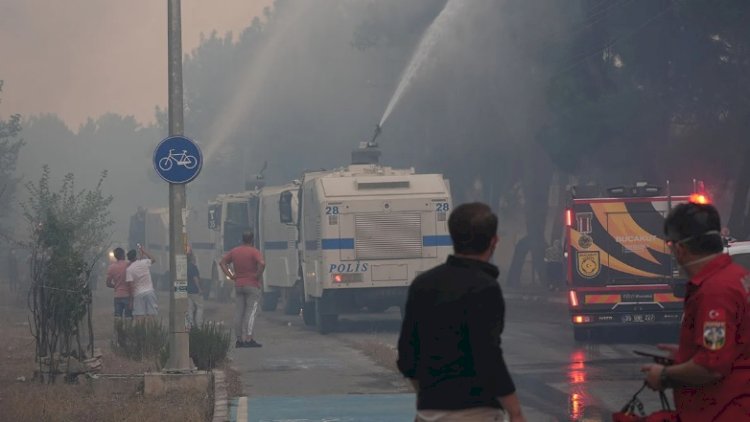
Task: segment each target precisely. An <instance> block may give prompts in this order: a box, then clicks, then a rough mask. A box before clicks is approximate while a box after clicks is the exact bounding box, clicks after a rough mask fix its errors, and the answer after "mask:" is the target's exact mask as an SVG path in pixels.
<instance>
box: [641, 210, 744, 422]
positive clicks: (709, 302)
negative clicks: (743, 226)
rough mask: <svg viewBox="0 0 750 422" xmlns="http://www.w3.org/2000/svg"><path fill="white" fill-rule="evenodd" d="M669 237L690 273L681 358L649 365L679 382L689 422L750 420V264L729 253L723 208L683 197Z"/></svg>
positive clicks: (653, 375)
mask: <svg viewBox="0 0 750 422" xmlns="http://www.w3.org/2000/svg"><path fill="white" fill-rule="evenodd" d="M664 232H665V234H666V239H667V244H668V245H669V247H670V248H671V250H672V254H673V255H674V257H675V259H676V261H677V263H678V264H679V265H680V267H682V269H683V270H684V271H685V273H687V275H688V276H689V277H690V281H689V282H688V285H687V296H686V298H685V311H684V316H683V321H682V329H681V332H680V344H679V346H669V345H660V346H659V347H660V348H661V349H662V350H667V351H669V352H670V354H671V357H672V358H673V359H674V360H675V364H674V365H671V366H666V367H665V366H662V365H657V364H652V365H646V366H644V367H643V368H642V370H643V372H645V373H646V383H647V384H648V386H649V387H651V388H652V389H654V390H663V389H665V388H674V390H675V403H676V407H677V412H678V413H679V415H680V420H681V421H682V422H707V421H720V422H723V421H730V422H738V421H741V420H750V419H749V418H750V304H749V303H748V297H749V296H748V288H750V277H749V276H748V272H747V270H745V269H744V268H742V267H740V266H739V265H736V264H734V263H732V259H731V258H730V257H729V255H727V254H724V253H722V251H723V247H724V245H723V240H722V237H721V223H720V220H719V213H718V212H717V211H716V208H714V207H713V206H711V205H701V204H694V203H688V204H680V205H678V206H676V207H675V208H674V209H673V210H672V212H670V214H669V216H668V217H667V219H666V222H665V224H664Z"/></svg>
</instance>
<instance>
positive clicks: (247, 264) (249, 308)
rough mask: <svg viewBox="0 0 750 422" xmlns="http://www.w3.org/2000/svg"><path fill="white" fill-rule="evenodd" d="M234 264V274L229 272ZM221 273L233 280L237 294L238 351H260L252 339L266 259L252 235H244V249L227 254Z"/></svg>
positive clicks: (236, 344)
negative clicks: (251, 348)
mask: <svg viewBox="0 0 750 422" xmlns="http://www.w3.org/2000/svg"><path fill="white" fill-rule="evenodd" d="M229 264H231V265H232V267H233V269H234V271H230V270H229V268H228V265H229ZM219 265H220V266H221V270H222V271H223V272H224V274H225V275H226V276H227V277H228V278H229V279H231V280H234V293H235V296H236V298H235V300H236V303H237V311H236V313H235V330H236V332H235V335H236V336H237V342H236V343H235V345H234V346H235V347H261V346H262V345H261V344H260V343H258V342H256V341H255V340H254V339H253V326H254V325H255V315H256V314H257V313H258V302H259V300H260V293H261V285H260V283H261V276H262V274H263V270H264V269H265V267H266V263H265V261H264V260H263V255H261V253H260V251H259V250H258V249H256V248H254V247H253V232H251V231H246V232H244V233H242V245H240V246H237V247H235V248H234V249H232V250H231V251H229V252H227V254H226V255H224V258H222V260H221V262H220V263H219Z"/></svg>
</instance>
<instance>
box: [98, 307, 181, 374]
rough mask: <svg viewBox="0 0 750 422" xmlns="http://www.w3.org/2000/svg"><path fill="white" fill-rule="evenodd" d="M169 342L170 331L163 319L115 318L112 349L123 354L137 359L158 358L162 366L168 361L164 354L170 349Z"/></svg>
mask: <svg viewBox="0 0 750 422" xmlns="http://www.w3.org/2000/svg"><path fill="white" fill-rule="evenodd" d="M168 343H169V331H168V330H167V328H165V327H164V326H163V325H162V323H161V321H157V320H155V319H145V320H142V321H134V320H131V319H121V318H115V337H114V339H113V340H112V349H113V350H114V351H115V353H117V354H119V355H121V356H125V357H126V358H128V359H131V360H135V361H142V360H148V359H157V362H159V366H160V367H161V366H163V365H164V363H165V362H166V359H165V358H164V357H163V355H164V352H165V351H166V350H168Z"/></svg>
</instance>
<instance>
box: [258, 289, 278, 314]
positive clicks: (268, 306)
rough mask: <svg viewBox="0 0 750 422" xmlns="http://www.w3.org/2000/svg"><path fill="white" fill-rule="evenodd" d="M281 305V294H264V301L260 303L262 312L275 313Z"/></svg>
mask: <svg viewBox="0 0 750 422" xmlns="http://www.w3.org/2000/svg"><path fill="white" fill-rule="evenodd" d="M278 304H279V292H263V300H261V302H260V310H261V311H263V312H273V311H275V310H276V307H277V306H278Z"/></svg>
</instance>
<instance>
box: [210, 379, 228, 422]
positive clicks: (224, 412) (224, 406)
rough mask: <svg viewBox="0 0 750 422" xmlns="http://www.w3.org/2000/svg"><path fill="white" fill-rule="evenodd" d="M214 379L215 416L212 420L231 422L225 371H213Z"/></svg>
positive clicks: (214, 421) (213, 421) (215, 421)
mask: <svg viewBox="0 0 750 422" xmlns="http://www.w3.org/2000/svg"><path fill="white" fill-rule="evenodd" d="M213 380H214V416H213V419H211V420H212V422H229V398H228V397H227V379H226V375H224V371H221V370H215V371H213Z"/></svg>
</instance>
